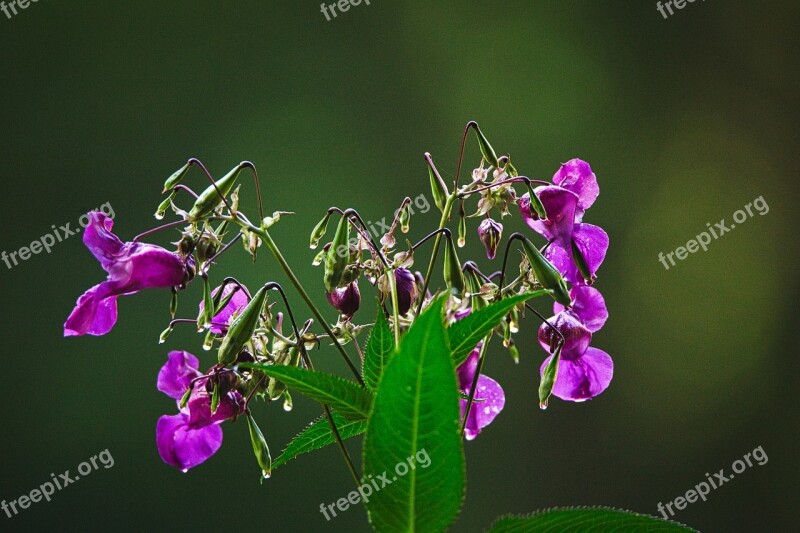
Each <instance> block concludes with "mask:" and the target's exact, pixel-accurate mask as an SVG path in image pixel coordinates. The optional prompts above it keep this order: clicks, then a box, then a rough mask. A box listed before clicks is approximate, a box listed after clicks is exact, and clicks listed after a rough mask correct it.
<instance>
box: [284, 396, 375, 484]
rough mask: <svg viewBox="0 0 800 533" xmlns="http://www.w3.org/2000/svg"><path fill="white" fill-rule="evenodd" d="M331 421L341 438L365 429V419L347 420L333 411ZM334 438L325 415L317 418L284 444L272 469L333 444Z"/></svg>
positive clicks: (357, 433) (351, 435) (355, 434)
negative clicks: (284, 446)
mask: <svg viewBox="0 0 800 533" xmlns="http://www.w3.org/2000/svg"><path fill="white" fill-rule="evenodd" d="M331 414H332V415H333V421H334V423H335V424H336V429H337V430H338V431H339V436H340V437H342V440H347V439H349V438H351V437H355V436H357V435H360V434H362V433H364V432H365V431H366V430H367V421H366V420H347V419H346V418H344V417H343V416H342V415H340V414H339V413H337V412H336V411H333V412H332V413H331ZM335 443H336V438H335V437H334V436H333V432H332V431H331V426H330V423H329V422H328V419H327V418H326V417H324V416H323V417H322V418H319V419H317V420H315V421H314V422H312V423H311V424H309V425H308V426H307V427H306V428H305V429H304V430H303V431H301V432H300V434H298V435H297V436H296V437H295V438H293V439H292V441H291V442H290V443H289V444H288V445H287V446H286V449H285V450H283V453H281V454H280V455H279V456H278V457H277V458H276V459H275V460H274V461H272V470H273V471H274V470H275V469H276V468H278V467H279V466H281V465H282V464H284V463H288V462H289V461H291V460H292V459H296V458H297V457H298V456H300V455H303V454H306V453H309V452H313V451H314V450H319V449H320V448H324V447H325V446H328V445H330V444H335Z"/></svg>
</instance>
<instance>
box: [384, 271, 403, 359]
mask: <svg viewBox="0 0 800 533" xmlns="http://www.w3.org/2000/svg"><path fill="white" fill-rule="evenodd" d="M394 272H395V271H394V269H389V270H388V271H387V272H386V275H387V276H388V277H389V288H390V290H391V292H392V322H393V323H394V347H395V349H397V348H400V312H399V308H400V306H399V304H398V300H397V278H395V277H394Z"/></svg>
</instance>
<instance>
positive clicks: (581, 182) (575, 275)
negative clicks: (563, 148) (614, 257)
mask: <svg viewBox="0 0 800 533" xmlns="http://www.w3.org/2000/svg"><path fill="white" fill-rule="evenodd" d="M553 183H555V185H550V186H546V187H537V188H536V190H535V191H534V192H535V193H536V195H537V196H538V197H539V199H540V200H541V201H542V205H544V208H545V211H547V220H541V219H540V218H539V217H538V216H537V215H536V212H535V211H533V210H532V209H531V203H530V193H528V194H525V195H524V196H522V197H521V198H520V201H519V209H520V213H521V214H522V218H523V219H524V220H525V222H526V223H527V224H528V226H530V227H531V228H532V229H533V230H534V231H536V232H537V233H539V234H540V235H542V236H543V237H544V238H546V239H547V240H548V241H553V242H552V244H551V245H550V246H549V247H548V248H547V251H546V252H545V257H546V258H547V259H548V260H549V261H550V262H552V263H553V265H555V267H556V268H557V269H558V271H559V272H561V273H562V275H563V276H564V277H565V278H566V279H567V281H569V282H571V283H573V284H575V285H583V284H587V283H588V284H591V282H592V280H594V278H595V273H596V272H597V270H598V269H599V268H600V265H601V264H602V263H603V260H604V259H605V257H606V252H607V251H608V235H607V234H606V232H605V231H603V230H602V228H599V227H598V226H594V225H592V224H586V223H584V222H582V220H583V214H584V212H585V211H586V210H587V209H589V207H591V206H592V204H593V203H594V201H595V200H596V199H597V195H598V194H599V188H598V186H597V178H596V177H595V175H594V173H593V172H592V169H591V167H589V164H588V163H586V162H585V161H581V160H580V159H573V160H572V161H569V162H568V163H565V164H564V165H562V166H561V168H560V169H559V170H558V172H556V174H555V176H553ZM573 246H574V247H575V248H577V249H578V251H579V252H580V254H581V256H582V257H583V259H584V261H585V262H586V266H587V268H588V273H589V274H590V277H591V279H589V280H585V279H584V278H583V276H582V275H581V273H580V271H579V270H578V267H577V263H576V259H575V256H574V253H573Z"/></svg>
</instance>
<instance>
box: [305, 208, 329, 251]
mask: <svg viewBox="0 0 800 533" xmlns="http://www.w3.org/2000/svg"><path fill="white" fill-rule="evenodd" d="M330 219H331V214H330V213H326V214H325V216H324V217H323V218H322V220H320V221H319V222H318V223H317V225H316V226H314V230H313V231H312V232H311V242H310V246H311V249H312V250H313V249H315V248H316V247H317V246H319V241H320V240H321V239H322V238H323V237H324V236H325V233H326V232H327V231H328V221H329V220H330Z"/></svg>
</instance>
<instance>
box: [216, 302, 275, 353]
mask: <svg viewBox="0 0 800 533" xmlns="http://www.w3.org/2000/svg"><path fill="white" fill-rule="evenodd" d="M266 302H267V288H266V287H262V288H261V289H259V291H258V292H257V293H256V294H255V295H254V296H253V298H252V299H251V300H250V303H248V304H247V307H245V308H244V309H243V310H242V313H241V314H240V315H239V316H237V317H236V318H235V319H234V320H233V323H232V324H231V325H230V327H229V328H228V333H227V335H225V338H223V339H222V344H220V347H219V352H218V354H217V361H219V363H220V364H221V365H225V366H227V365H231V364H233V363H234V362H235V361H236V358H237V357H238V356H239V352H241V351H242V348H244V346H245V344H247V343H248V342H249V341H250V339H251V337H252V336H253V332H254V331H255V329H256V326H258V317H259V316H260V315H261V311H262V310H263V309H264V304H266Z"/></svg>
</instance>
